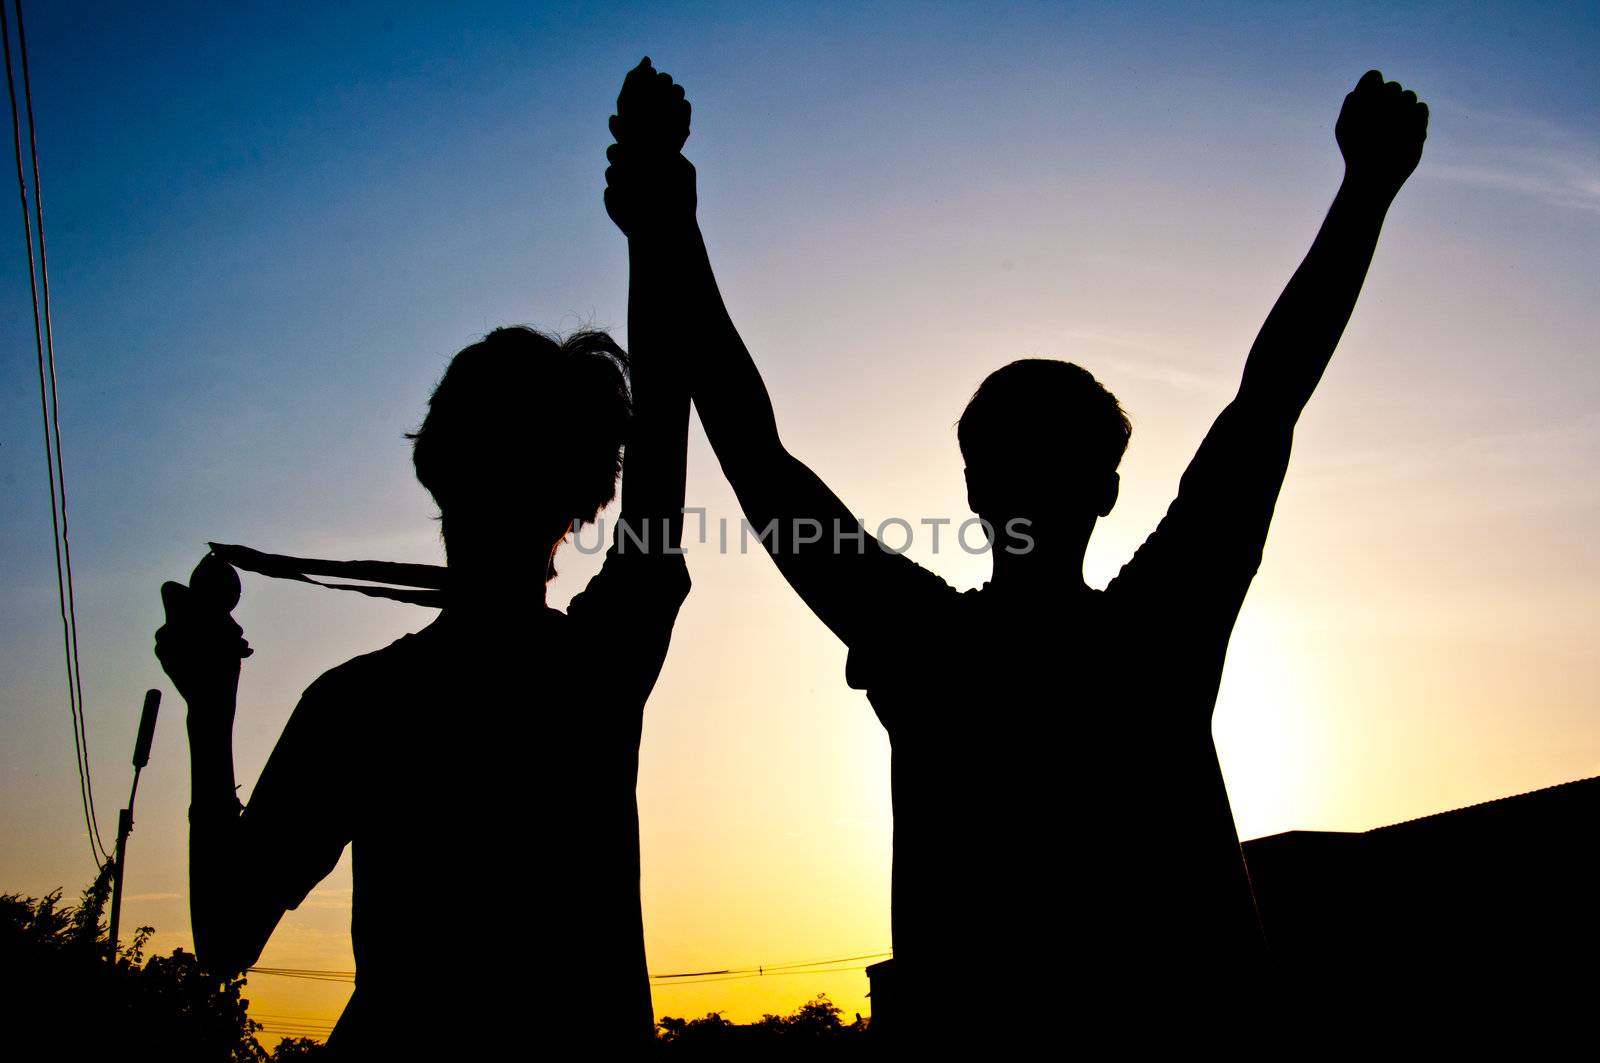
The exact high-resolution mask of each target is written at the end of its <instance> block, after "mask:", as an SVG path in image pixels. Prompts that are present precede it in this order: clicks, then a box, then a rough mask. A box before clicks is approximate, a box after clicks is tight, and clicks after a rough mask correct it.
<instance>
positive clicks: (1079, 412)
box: [956, 358, 1133, 475]
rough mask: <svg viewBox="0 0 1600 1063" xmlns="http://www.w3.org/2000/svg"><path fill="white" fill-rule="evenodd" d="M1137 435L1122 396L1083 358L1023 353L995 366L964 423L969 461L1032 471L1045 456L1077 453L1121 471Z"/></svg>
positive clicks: (962, 439) (1097, 467)
mask: <svg viewBox="0 0 1600 1063" xmlns="http://www.w3.org/2000/svg"><path fill="white" fill-rule="evenodd" d="M1132 435H1133V422H1132V421H1130V420H1128V415H1127V413H1125V412H1124V411H1123V409H1122V405H1121V403H1119V402H1117V397H1116V396H1115V395H1113V394H1111V392H1109V391H1107V390H1106V389H1105V386H1104V385H1102V384H1101V383H1100V381H1098V380H1096V379H1095V378H1094V375H1093V374H1092V373H1090V372H1089V371H1088V370H1087V369H1085V368H1083V367H1082V366H1080V365H1074V364H1073V363H1072V362H1062V361H1057V360H1056V359H1053V358H1023V359H1021V360H1019V361H1015V362H1012V363H1011V364H1010V365H1007V366H1002V367H1001V368H999V369H996V370H995V371H994V372H993V373H990V374H989V375H988V377H986V378H985V379H984V381H983V383H982V384H979V385H978V390H977V391H976V392H974V393H973V395H972V401H970V402H968V403H967V408H966V410H965V412H963V413H962V414H961V420H960V422H958V424H957V425H956V439H957V441H958V442H959V443H960V445H961V456H962V458H963V459H964V460H965V461H966V463H967V468H969V469H972V470H975V471H977V472H978V473H979V474H980V475H983V474H990V475H994V474H1016V473H1019V472H1021V473H1026V472H1028V471H1030V470H1029V468H1028V466H1029V465H1030V464H1031V463H1032V462H1034V461H1035V460H1037V459H1038V458H1040V457H1042V456H1045V455H1044V454H1042V453H1041V452H1046V451H1048V452H1050V455H1051V457H1052V459H1053V458H1054V456H1055V455H1059V454H1062V453H1067V454H1071V455H1074V458H1075V460H1076V461H1077V462H1081V464H1079V465H1078V468H1079V469H1080V470H1081V471H1084V472H1091V473H1096V472H1115V471H1116V469H1117V466H1118V465H1120V464H1121V463H1122V455H1123V454H1124V453H1126V451H1127V449H1128V440H1129V438H1130V437H1131V436H1132Z"/></svg>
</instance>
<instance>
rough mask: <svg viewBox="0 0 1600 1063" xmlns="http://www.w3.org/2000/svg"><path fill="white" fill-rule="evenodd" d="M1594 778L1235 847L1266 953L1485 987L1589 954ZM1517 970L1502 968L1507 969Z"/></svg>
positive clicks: (1598, 862) (1599, 805)
mask: <svg viewBox="0 0 1600 1063" xmlns="http://www.w3.org/2000/svg"><path fill="white" fill-rule="evenodd" d="M1597 827H1600V777H1597V778H1592V779H1582V780H1579V781H1577V782H1569V783H1565V784H1563V785H1560V786H1552V787H1549V788H1547V789H1544V790H1536V791H1534V792H1532V793H1526V794H1520V795H1518V796H1515V797H1506V798H1501V799H1500V800H1498V801H1488V802H1485V803H1484V804H1479V805H1471V806H1469V807H1467V808H1459V809H1456V810H1454V811H1451V812H1441V813H1439V814H1437V815H1432V816H1425V817H1423V818H1421V819H1414V820H1408V821H1406V822H1404V823H1395V824H1392V825H1390V826H1387V827H1378V828H1376V829H1374V830H1369V831H1365V832H1363V833H1339V832H1333V831H1290V832H1288V833H1286V834H1275V835H1272V836H1270V837H1266V838H1257V839H1255V840H1253V841H1248V842H1245V843H1244V854H1245V863H1246V864H1247V865H1248V867H1249V869H1250V879H1251V884H1252V886H1253V887H1254V890H1255V894H1256V903H1257V906H1258V908H1259V910H1260V912H1261V918H1262V922H1263V924H1264V925H1265V927H1266V931H1267V936H1268V938H1269V940H1270V941H1271V944H1272V948H1273V951H1274V952H1275V953H1276V954H1277V955H1278V956H1279V958H1280V959H1282V960H1284V961H1286V962H1289V963H1308V962H1309V963H1314V964H1321V963H1326V962H1335V963H1340V964H1348V965H1356V966H1361V965H1368V964H1378V963H1381V964H1382V965H1384V966H1385V967H1386V968H1387V969H1388V970H1389V971H1390V972H1391V973H1392V974H1393V975H1395V976H1402V977H1403V976H1405V975H1406V974H1408V973H1410V974H1417V975H1421V974H1423V973H1426V974H1427V975H1428V976H1429V977H1431V978H1439V977H1443V978H1446V979H1448V980H1450V981H1472V982H1475V983H1477V984H1480V985H1483V984H1488V983H1491V982H1493V981H1496V980H1498V979H1500V978H1502V977H1515V978H1516V979H1517V980H1519V981H1522V980H1525V979H1526V978H1528V977H1529V972H1530V969H1540V968H1550V967H1552V966H1559V967H1562V968H1564V967H1566V966H1567V965H1568V964H1570V963H1571V962H1572V961H1573V960H1574V959H1576V958H1578V957H1586V958H1587V962H1588V963H1589V965H1590V968H1591V970H1592V965H1593V958H1594V957H1595V956H1597V955H1600V903H1597V900H1600V850H1597V848H1596V838H1597V833H1596V831H1597ZM1513 971H1515V975H1514V976H1513V975H1512V974H1511V972H1513Z"/></svg>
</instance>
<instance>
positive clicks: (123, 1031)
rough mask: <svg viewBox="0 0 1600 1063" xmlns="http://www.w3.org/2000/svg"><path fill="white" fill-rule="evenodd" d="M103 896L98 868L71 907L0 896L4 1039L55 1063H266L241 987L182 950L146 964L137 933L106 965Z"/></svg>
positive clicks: (56, 895)
mask: <svg viewBox="0 0 1600 1063" xmlns="http://www.w3.org/2000/svg"><path fill="white" fill-rule="evenodd" d="M110 890H111V878H110V865H109V864H108V865H107V866H106V868H104V869H102V870H101V873H100V874H99V875H98V876H97V877H96V878H95V880H94V882H92V883H90V885H89V887H88V888H87V889H85V890H84V891H83V895H82V898H81V899H80V901H79V903H78V904H77V905H76V906H72V905H68V906H62V904H61V891H60V890H59V889H58V890H55V891H54V892H52V893H49V894H46V895H45V896H44V897H40V898H34V897H23V896H21V895H19V894H15V893H10V894H5V895H3V896H0V1007H3V1009H4V1011H3V1013H0V1022H3V1024H4V1029H5V1030H6V1033H7V1035H8V1037H9V1038H10V1039H12V1040H13V1041H15V1042H20V1043H23V1044H27V1043H32V1044H38V1045H45V1044H48V1045H51V1046H52V1049H53V1051H52V1053H51V1055H52V1056H53V1057H54V1058H60V1059H78V1058H90V1057H91V1056H97V1055H101V1054H105V1053H107V1052H115V1054H116V1055H117V1056H118V1057H120V1058H121V1059H124V1060H145V1059H149V1060H171V1061H177V1063H184V1061H189V1060H193V1061H196V1063H199V1061H202V1060H203V1061H207V1063H214V1061H217V1060H229V1061H233V1063H259V1061H261V1060H266V1059H268V1058H269V1057H268V1056H267V1053H266V1052H265V1050H264V1049H262V1047H261V1046H260V1045H259V1044H257V1043H256V1041H255V1038H254V1036H253V1035H254V1034H255V1032H256V1031H257V1030H259V1029H261V1026H260V1024H259V1023H256V1022H254V1021H252V1020H251V1019H250V1016H249V1014H248V1011H247V1008H248V1006H249V1002H248V1001H247V1000H245V999H244V998H242V997H241V996H240V995H239V993H240V990H241V989H242V988H243V987H244V984H245V982H244V979H242V978H233V979H227V980H223V979H219V978H216V977H214V976H213V975H211V974H210V973H209V972H207V971H206V970H205V969H204V968H203V967H201V966H200V964H199V962H198V961H197V960H196V959H195V957H194V955H193V954H192V953H189V952H185V951H184V950H183V949H174V950H173V952H172V955H170V956H153V957H151V958H150V959H149V960H146V959H145V958H144V950H145V945H146V943H147V942H148V941H149V938H150V935H151V933H152V932H153V930H152V928H151V927H147V926H146V927H139V928H138V929H137V930H136V931H134V935H133V940H132V941H131V942H130V943H129V944H128V945H127V946H125V947H124V948H123V949H122V950H120V951H119V952H118V953H117V954H116V955H115V956H112V955H110V952H111V945H110V942H109V941H108V940H107V939H106V926H105V922H104V918H103V917H104V913H105V905H106V901H107V899H108V898H109V896H110Z"/></svg>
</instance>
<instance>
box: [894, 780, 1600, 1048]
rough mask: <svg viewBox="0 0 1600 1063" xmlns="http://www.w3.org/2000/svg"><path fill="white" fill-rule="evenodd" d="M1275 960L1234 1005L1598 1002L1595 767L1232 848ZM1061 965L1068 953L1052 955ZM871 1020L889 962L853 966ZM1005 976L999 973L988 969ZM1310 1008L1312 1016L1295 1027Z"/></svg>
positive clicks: (1426, 1014) (1566, 1017) (1429, 1008)
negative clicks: (1253, 995) (1529, 786)
mask: <svg viewBox="0 0 1600 1063" xmlns="http://www.w3.org/2000/svg"><path fill="white" fill-rule="evenodd" d="M1242 848H1243V850H1244V857H1245V863H1246V865H1247V866H1248V867H1249V870H1250V880H1251V885H1252V887H1253V889H1254V891H1255V895H1256V903H1257V906H1258V909H1259V911H1260V914H1261V920H1262V923H1263V925H1264V927H1265V930H1266V934H1267V938H1268V940H1269V942H1270V944H1271V948H1272V953H1273V956H1274V965H1275V967H1276V968H1277V971H1278V975H1279V977H1278V979H1277V985H1276V988H1275V990H1274V991H1275V993H1276V996H1275V998H1274V999H1273V1000H1271V1001H1265V1002H1260V1003H1261V1004H1264V1005H1265V1007H1266V1008H1270V1009H1271V1011H1270V1012H1267V1011H1263V1010H1261V1008H1259V1007H1252V1006H1249V1004H1248V1002H1245V1001H1241V1009H1242V1011H1241V1013H1242V1014H1243V1013H1245V1012H1248V1013H1250V1014H1252V1015H1254V1017H1255V1018H1256V1019H1257V1021H1265V1020H1266V1019H1267V1016H1268V1015H1269V1014H1275V1015H1281V1016H1282V1017H1283V1018H1284V1020H1286V1022H1285V1025H1284V1026H1283V1031H1284V1032H1289V1031H1291V1030H1292V1031H1294V1034H1295V1036H1297V1037H1300V1036H1304V1031H1305V1030H1306V1029H1315V1030H1318V1031H1319V1034H1320V1035H1327V1036H1332V1037H1334V1038H1337V1037H1338V1036H1340V1031H1341V1030H1343V1031H1345V1032H1347V1033H1350V1034H1351V1035H1352V1036H1353V1035H1356V1033H1359V1034H1360V1035H1363V1036H1364V1035H1365V1034H1366V1033H1370V1032H1371V1029H1372V1026H1371V1024H1372V1023H1374V1022H1377V1021H1382V1022H1383V1023H1385V1024H1386V1025H1387V1024H1390V1023H1402V1024H1404V1026H1405V1028H1406V1029H1407V1030H1408V1031H1409V1032H1411V1033H1413V1034H1417V1035H1421V1036H1426V1037H1441V1038H1445V1039H1464V1038H1472V1037H1475V1036H1491V1037H1492V1036H1497V1035H1498V1036H1503V1035H1505V1034H1506V1033H1508V1032H1513V1033H1516V1032H1517V1031H1518V1030H1520V1031H1521V1033H1519V1034H1518V1036H1522V1035H1524V1034H1525V1035H1526V1036H1527V1037H1530V1038H1536V1037H1537V1036H1538V1035H1539V1034H1552V1033H1556V1032H1559V1031H1562V1030H1567V1031H1570V1030H1571V1029H1572V1028H1573V1027H1575V1026H1576V1025H1577V1024H1579V1023H1585V1022H1591V1021H1592V1020H1591V1019H1588V1018H1587V1016H1588V1015H1589V1014H1590V1013H1591V1011H1592V1008H1593V1006H1594V1001H1595V1000H1596V999H1600V996H1597V993H1600V967H1597V965H1596V963H1595V959H1596V957H1600V777H1595V778H1591V779H1581V780H1578V781H1576V782H1569V783H1564V784H1562V785H1560V786H1552V787H1549V788H1547V789H1543V790H1536V791H1533V792H1532V793H1526V794H1519V795H1516V796H1513V797H1505V798H1501V799H1499V800H1496V801H1488V802H1485V803H1483V804H1478V805H1471V806H1468V807H1466V808H1459V809H1455V810H1453V811H1449V812H1440V813H1438V814H1436V815H1431V816H1425V817H1423V818H1421V819H1413V820H1407V821H1405V822H1403V823H1395V824H1391V825H1389V826H1386V827H1378V828H1375V829H1373V830H1369V831H1364V832H1340V831H1289V832H1287V833H1284V834H1274V835H1271V836H1269V837H1265V838H1256V839H1254V840H1252V841H1247V842H1245V843H1244V844H1243V846H1242ZM1064 962H1065V964H1066V965H1067V966H1068V967H1070V966H1071V965H1072V961H1071V958H1070V957H1065V958H1064ZM867 977H868V979H869V983H870V986H871V992H870V998H871V1001H872V1022H873V1029H874V1030H886V1029H888V1028H889V1027H890V1026H891V1025H892V1024H893V1023H894V1022H895V1019H896V1016H897V1015H898V1014H899V1013H900V1011H901V1008H902V1007H903V1006H904V1005H903V1004H902V1002H901V1000H900V999H899V994H898V993H897V988H898V987H897V986H896V979H895V967H894V961H893V960H887V961H884V962H882V963H877V964H873V965H872V966H871V967H868V968H867ZM995 977H996V978H1003V977H1004V972H999V971H997V972H995ZM1303 1020H1309V1021H1312V1022H1314V1023H1315V1025H1312V1026H1304V1025H1294V1026H1292V1027H1291V1026H1290V1025H1288V1023H1299V1022H1301V1021H1303Z"/></svg>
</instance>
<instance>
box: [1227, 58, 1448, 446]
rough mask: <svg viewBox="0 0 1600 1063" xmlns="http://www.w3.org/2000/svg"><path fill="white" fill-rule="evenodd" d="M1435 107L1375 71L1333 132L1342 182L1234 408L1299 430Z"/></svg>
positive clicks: (1253, 354)
mask: <svg viewBox="0 0 1600 1063" xmlns="http://www.w3.org/2000/svg"><path fill="white" fill-rule="evenodd" d="M1427 131H1428V105H1427V104H1425V103H1419V102H1418V101H1417V94H1416V93H1414V92H1410V91H1407V90H1403V89H1401V87H1400V85H1399V83H1398V82H1394V81H1390V82H1387V83H1386V82H1385V81H1384V80H1383V75H1382V74H1380V73H1378V72H1377V71H1376V70H1369V71H1367V73H1366V74H1365V75H1364V76H1363V77H1362V78H1361V80H1360V81H1359V82H1357V84H1356V87H1355V89H1354V90H1353V91H1352V92H1351V93H1350V94H1349V95H1348V96H1346V97H1345V100H1344V108H1343V110H1341V111H1340V113H1339V121H1338V123H1337V124H1336V125H1335V126H1334V136H1335V138H1336V139H1337V140H1338V142H1339V148H1340V150H1341V151H1342V152H1343V153H1344V159H1345V174H1344V182H1343V183H1342V184H1341V185H1340V186H1339V192H1338V195H1336V196H1335V197H1334V200H1333V206H1332V207H1330V208H1329V210H1328V216H1327V218H1326V220H1324V221H1323V223H1322V229H1321V231H1320V232H1318V233H1317V238H1316V241H1315V242H1314V243H1313V244H1312V245H1311V250H1310V251H1309V252H1308V253H1307V254H1306V257H1305V261H1304V262H1302V263H1301V264H1300V268H1299V269H1297V270H1296V271H1295V274H1294V276H1293V277H1292V278H1291V279H1290V280H1289V284H1288V286H1287V287H1286V288H1284V290H1283V294H1282V295H1280V296H1279V297H1278V302H1277V304H1276V305H1275V306H1273V308H1272V313H1271V314H1269V315H1268V317H1267V320H1266V323H1265V324H1263V325H1262V326H1261V332H1260V334H1259V335H1257V336H1256V341H1255V344H1254V345H1253V346H1252V347H1251V348H1250V357H1249V360H1248V361H1247V362H1246V363H1245V368H1244V379H1243V381H1242V382H1241V384H1240V386H1239V395H1238V397H1237V398H1236V399H1235V400H1234V402H1235V404H1236V405H1239V406H1242V407H1245V408H1247V411H1248V413H1249V414H1250V416H1251V417H1253V418H1261V419H1264V420H1267V421H1275V422H1279V423H1287V424H1290V425H1292V424H1293V423H1294V422H1295V420H1296V419H1297V418H1298V417H1299V416H1300V412H1301V411H1302V410H1303V409H1305V405H1306V403H1307V402H1309V401H1310V399H1311V393H1312V392H1313V391H1314V390H1315V389H1316V386H1317V383H1318V381H1320V380H1321V379H1322V373H1323V370H1325V369H1327V367H1328V361H1329V359H1331V358H1332V357H1333V351H1334V348H1335V347H1337V346H1338V344H1339V337H1340V336H1342V335H1343V334H1344V327H1345V324H1346V323H1347V322H1348V321H1349V320H1350V314H1351V312H1352V311H1353V310H1354V309H1355V305H1356V297H1357V296H1358V295H1360V294H1361V285H1362V283H1363V282H1364V281H1365V280H1366V276H1367V267H1368V266H1369V265H1370V264H1371V263H1372V253H1373V250H1374V249H1375V248H1376V247H1377V245H1378V231H1379V230H1380V229H1381V228H1382V227H1383V219H1384V215H1385V214H1387V213H1388V210H1389V204H1390V203H1392V202H1393V201H1394V198H1395V196H1396V195H1397V194H1398V193H1399V191H1400V186H1401V185H1403V184H1404V183H1405V180H1406V178H1408V177H1410V176H1411V172H1412V171H1413V170H1415V169H1416V168H1417V162H1418V161H1419V160H1420V159H1421V158H1422V142H1423V140H1424V138H1425V137H1426V136H1427Z"/></svg>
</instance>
